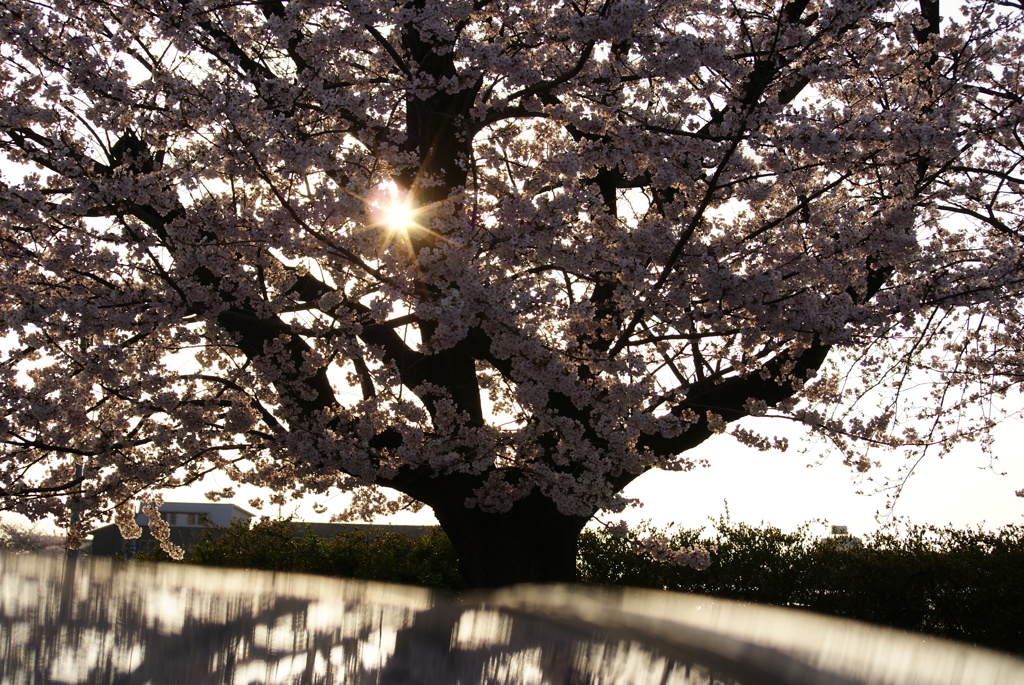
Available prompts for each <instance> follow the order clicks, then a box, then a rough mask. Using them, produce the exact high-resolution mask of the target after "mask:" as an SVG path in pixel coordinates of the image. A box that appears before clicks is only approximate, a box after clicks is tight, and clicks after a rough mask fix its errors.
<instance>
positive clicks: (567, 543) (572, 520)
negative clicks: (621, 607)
mask: <svg viewBox="0 0 1024 685" xmlns="http://www.w3.org/2000/svg"><path fill="white" fill-rule="evenodd" d="M434 515H435V516H437V520H438V521H439V522H440V524H441V527H442V528H443V529H444V531H445V533H446V534H447V535H448V538H449V539H450V540H451V541H452V545H453V546H454V547H455V553H456V554H457V555H458V557H459V570H460V572H461V573H462V576H463V578H464V579H465V580H466V582H467V583H469V585H470V587H475V588H492V587H502V586H505V585H515V584H517V583H572V582H574V581H575V580H576V553H577V550H578V538H579V534H580V531H581V530H583V526H585V525H586V523H587V521H588V520H589V518H583V517H576V516H566V515H564V514H561V513H559V511H558V510H557V508H556V507H555V505H554V504H553V503H552V502H551V501H550V500H548V499H547V498H546V497H543V496H542V495H540V494H538V493H536V492H534V493H533V494H531V495H530V496H528V497H526V498H525V499H523V500H520V501H519V502H516V504H515V505H514V506H513V507H512V510H511V511H508V512H506V513H502V514H492V513H485V512H481V511H479V510H477V509H466V508H465V507H464V506H457V504H456V503H452V505H451V506H445V505H440V506H439V505H435V506H434Z"/></svg>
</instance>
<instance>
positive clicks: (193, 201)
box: [0, 0, 1024, 586]
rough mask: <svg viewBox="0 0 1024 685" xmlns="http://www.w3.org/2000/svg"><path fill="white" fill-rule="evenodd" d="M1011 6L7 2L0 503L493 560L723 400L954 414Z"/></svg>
mask: <svg viewBox="0 0 1024 685" xmlns="http://www.w3.org/2000/svg"><path fill="white" fill-rule="evenodd" d="M1020 20H1021V16H1020V11H1019V7H1017V6H1015V5H1007V4H1006V3H1002V4H1001V3H995V2H984V1H983V2H970V3H968V4H967V5H965V6H964V7H963V8H960V10H959V12H958V14H957V15H956V16H955V20H954V19H950V18H946V19H943V17H942V16H941V15H940V13H939V7H938V4H937V3H936V2H933V1H932V0H922V2H921V4H920V6H918V7H912V6H906V5H899V6H897V5H895V4H893V3H891V2H886V1H879V0H853V1H850V0H843V2H832V1H831V0H791V1H789V2H784V3H783V2H763V1H762V0H743V1H741V2H732V3H722V2H702V1H701V0H669V1H665V2H658V3H654V2H640V1H637V0H601V1H599V2H590V1H582V2H581V1H576V0H571V1H566V2H556V3H550V2H532V1H528V0H517V1H499V0H475V1H473V2H471V1H469V0H456V1H454V2H440V1H437V0H409V1H408V2H402V3H390V2H384V1H383V0H375V1H372V2H371V1H370V0H363V1H358V2H350V3H342V4H338V3H326V2H320V1H319V0H296V1H294V2H281V1H277V0H264V1H258V0H257V1H253V2H232V3H225V2H219V1H216V0H111V1H108V2H99V1H98V0H65V1H64V2H55V1H53V2H49V1H48V2H28V1H27V0H9V1H8V2H6V3H5V4H4V6H3V8H2V9H0V27H2V28H0V46H2V47H0V59H2V67H0V68H2V70H3V72H2V73H3V78H2V79H0V82H2V84H3V85H2V86H0V88H2V89H3V90H2V98H3V100H2V102H3V107H2V108H0V151H2V155H3V156H4V157H5V158H6V159H7V160H8V162H9V165H8V167H7V171H6V177H7V179H6V180H5V181H3V185H2V186H0V259H2V260H3V270H2V276H0V279H2V280H0V302H2V304H0V311H2V317H3V318H2V320H0V321H2V324H0V326H2V329H3V332H4V335H5V337H4V342H5V345H4V350H5V351H4V352H3V353H2V354H3V361H2V367H0V368H2V372H0V373H2V374H3V376H2V385H0V387H2V388H3V391H2V398H3V399H2V402H3V406H2V412H0V417H2V418H0V435H2V440H3V445H4V448H3V457H2V462H0V500H2V502H0V506H2V507H3V508H15V509H18V510H20V511H22V512H24V513H26V514H28V515H30V516H33V517H41V516H44V515H47V514H56V515H58V516H59V517H61V519H62V520H63V522H64V523H65V524H66V525H68V526H69V527H70V529H71V533H70V536H71V540H70V542H71V543H72V544H74V543H75V541H76V539H77V538H79V537H80V536H81V535H82V533H83V532H84V531H85V530H87V529H88V527H89V526H90V525H92V524H93V523H94V522H95V521H97V520H109V518H110V517H111V516H114V517H115V518H116V519H117V520H118V521H119V522H121V523H122V525H123V527H124V528H125V530H126V531H127V532H132V531H131V528H132V526H133V523H132V521H131V516H132V514H133V513H134V503H135V502H137V501H139V500H147V499H150V498H152V494H151V492H152V491H153V490H155V489H163V488H172V487H175V486H179V485H184V484H190V483H194V482H196V481H198V480H200V479H201V478H202V477H203V476H205V475H206V474H208V473H211V472H213V471H218V472H221V473H224V474H226V475H227V476H228V477H229V478H230V479H232V480H233V481H235V482H238V483H252V484H258V485H261V486H265V487H268V488H271V489H272V490H273V491H274V492H275V494H274V496H273V497H274V500H275V502H283V501H284V500H285V499H286V498H289V497H299V496H307V495H312V496H314V497H317V496H319V495H322V494H323V493H327V492H328V491H334V490H336V489H339V488H340V489H342V490H349V491H352V492H353V499H352V503H351V506H349V507H347V508H346V509H345V510H339V511H335V512H333V513H335V514H337V515H338V516H339V517H344V516H359V515H362V516H367V517H369V516H373V515H375V514H379V513H386V512H389V511H394V510H396V509H397V508H399V507H402V506H408V505H410V503H418V504H423V505H427V506H429V507H431V508H432V509H433V511H434V513H435V515H436V516H437V518H438V520H439V522H440V523H441V525H442V526H443V528H444V530H445V531H446V533H447V534H448V536H449V537H450V539H451V541H452V543H453V544H454V546H455V548H456V550H457V552H458V554H459V557H460V563H461V569H462V572H463V574H464V575H465V577H466V578H467V580H468V581H469V582H470V583H472V584H474V585H479V586H487V585H501V584H506V583H512V582H518V581H527V580H567V579H571V578H572V577H573V576H574V572H575V556H576V554H575V553H576V538H577V535H578V533H579V531H580V530H581V528H582V527H583V525H584V524H585V523H586V522H587V521H588V520H589V519H590V518H591V517H593V516H594V515H595V513H596V512H598V511H601V510H608V509H610V510H613V511H614V510H616V509H618V508H620V507H621V506H623V504H624V502H623V500H622V498H621V496H620V495H619V493H620V492H621V491H622V489H623V488H625V486H626V485H628V484H629V483H630V482H631V481H633V480H634V479H635V478H636V477H637V476H639V475H641V474H643V473H646V472H648V471H650V470H652V469H669V470H687V469H691V468H693V467H694V466H696V464H695V461H694V460H693V459H692V458H690V457H689V456H688V451H689V450H690V449H692V448H693V447H696V446H697V445H699V444H701V443H703V442H704V441H705V440H707V439H708V438H710V437H712V436H714V435H716V434H719V433H722V432H725V431H726V430H727V429H728V426H729V424H730V423H731V422H734V421H736V420H737V419H740V418H742V417H745V416H749V415H773V416H779V417H783V418H787V419H791V420H796V421H799V422H801V423H804V424H806V425H808V426H810V427H811V428H813V429H814V430H816V431H818V432H820V433H821V434H822V435H826V436H828V437H829V438H830V439H832V440H833V441H834V442H835V443H836V445H837V446H838V447H839V448H841V449H842V450H844V453H845V458H846V459H847V461H848V463H849V464H850V465H851V466H853V467H854V468H856V469H858V470H866V469H868V468H870V466H871V464H872V462H871V460H870V459H869V458H868V456H867V455H866V454H865V452H864V451H863V450H860V449H859V447H858V446H859V445H861V444H868V445H873V446H888V447H901V446H911V447H913V446H924V445H938V446H942V447H945V446H948V445H950V444H952V443H953V442H955V441H956V440H957V439H959V438H963V437H970V436H971V435H972V433H971V432H970V429H969V428H968V427H965V426H966V424H964V423H963V422H960V421H958V419H959V417H960V415H961V410H962V409H964V408H965V407H971V406H974V405H975V404H977V403H978V402H979V401H982V400H985V399H987V398H989V397H991V396H994V395H999V394H1002V393H1005V392H1006V390H1007V389H1008V388H1009V387H1011V386H1012V385H1013V384H1015V383H1016V382H1017V379H1019V377H1020V368H1021V361H1020V357H1019V353H1018V350H1017V347H1018V345H1017V341H1019V339H1020V332H1021V331H1020V329H1021V320H1020V311H1019V307H1018V305H1017V301H1018V300H1017V296H1018V294H1019V291H1020V276H1021V257H1020V254H1021V241H1020V235H1021V231H1022V229H1024V226H1022V219H1021V206H1024V205H1022V203H1021V198H1020V190H1021V183H1022V176H1021V172H1020V164H1021V159H1022V156H1021V155H1022V148H1024V145H1022V140H1021V123H1020V122H1021V114H1022V108H1024V105H1022V102H1024V100H1022V90H1024V89H1022V86H1021V84H1020V64H1021V61H1022V60H1021V40H1020V37H1021V36H1020ZM12 164H13V165H16V166H11V165H12ZM921 388H925V389H924V390H921ZM981 427H982V428H984V426H981ZM733 432H734V434H735V435H736V436H737V437H739V438H740V439H741V440H743V441H745V442H748V443H750V444H753V445H757V446H759V447H762V448H764V449H771V448H773V447H777V446H781V445H779V444H777V443H775V442H773V441H772V440H770V439H768V438H766V437H763V436H759V435H756V434H753V433H751V432H749V431H748V430H746V429H743V430H738V429H736V430H734V431H733ZM382 487H383V488H391V489H393V490H396V491H398V493H400V495H399V496H391V495H388V494H385V493H386V492H387V491H382V490H380V488H382ZM232 494H233V490H231V489H230V488H229V489H225V490H220V491H216V492H212V493H210V496H211V497H214V498H217V497H222V496H231V495H232ZM158 528H159V527H158Z"/></svg>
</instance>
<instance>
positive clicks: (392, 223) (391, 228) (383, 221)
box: [366, 181, 423, 247]
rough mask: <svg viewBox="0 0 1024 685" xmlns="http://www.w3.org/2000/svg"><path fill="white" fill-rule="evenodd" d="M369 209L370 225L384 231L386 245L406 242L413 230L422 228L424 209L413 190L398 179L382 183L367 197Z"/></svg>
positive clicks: (381, 233) (381, 238) (382, 235)
mask: <svg viewBox="0 0 1024 685" xmlns="http://www.w3.org/2000/svg"><path fill="white" fill-rule="evenodd" d="M366 211H367V215H368V218H369V220H370V223H369V225H368V226H367V228H369V229H371V230H375V231H378V232H379V233H380V240H381V244H382V245H383V246H385V247H387V246H388V245H391V244H392V243H394V242H396V241H398V242H400V243H406V242H407V241H408V239H409V236H410V234H411V233H412V232H413V231H415V230H417V229H422V228H423V226H422V225H421V224H420V223H419V219H420V215H421V213H422V209H421V208H420V207H418V206H417V204H416V200H415V198H414V197H413V194H412V193H410V192H409V191H407V190H404V189H402V188H400V187H399V186H398V185H397V184H396V183H394V182H391V181H388V182H385V183H381V184H380V185H378V186H377V187H376V188H374V189H373V191H371V192H370V195H369V196H368V197H367V198H366Z"/></svg>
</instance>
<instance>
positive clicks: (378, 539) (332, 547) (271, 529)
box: [150, 519, 1024, 655]
mask: <svg viewBox="0 0 1024 685" xmlns="http://www.w3.org/2000/svg"><path fill="white" fill-rule="evenodd" d="M294 526H295V524H293V523H291V522H290V521H262V522H259V523H257V524H255V525H253V526H252V527H251V528H250V527H249V526H248V524H247V523H244V522H236V523H235V524H234V525H232V526H231V527H230V528H227V529H217V530H214V529H210V530H208V531H207V532H206V533H205V534H204V536H203V539H202V540H201V541H200V543H199V544H198V545H197V546H196V548H195V550H194V555H193V556H192V558H191V559H190V560H189V561H190V562H191V563H197V564H205V565H210V566H232V567H241V568H254V569H269V570H277V571H296V572H302V573H315V574H321V575H330V576H342V577H349V578H361V579H367V580H377V581H385V582H394V583H404V584H410V585H421V586H426V587H431V588H436V589H441V590H447V591H455V590H460V589H463V588H464V587H465V586H464V583H463V581H462V579H461V578H460V576H459V573H458V562H457V559H456V557H455V552H454V550H453V549H452V546H451V543H450V542H449V541H448V538H447V537H446V536H445V535H444V533H443V532H442V531H441V530H440V529H439V528H438V529H435V530H433V531H431V532H430V533H428V534H427V535H425V536H423V537H419V538H410V537H407V536H405V535H403V534H401V533H384V534H381V535H368V534H366V533H363V532H354V533H346V534H342V535H339V536H337V537H334V538H330V539H326V538H320V537H317V536H316V535H314V534H313V533H312V532H311V531H310V530H309V529H308V528H307V529H306V534H305V535H304V536H300V537H298V538H296V537H295V535H294V532H293V531H294ZM633 533H634V534H635V535H637V536H638V537H645V536H648V535H664V536H665V537H667V538H668V539H669V541H670V546H671V547H673V548H675V549H685V548H688V547H692V546H694V545H701V546H705V547H708V548H710V549H711V550H712V551H711V566H710V567H709V568H707V569H705V570H702V571H697V570H694V569H691V568H686V567H678V566H671V565H668V564H665V563H661V562H658V561H655V560H654V559H653V558H651V557H650V556H648V555H647V554H645V553H643V552H639V551H637V550H636V549H635V548H634V547H633V546H631V545H630V543H629V542H627V541H625V540H623V539H621V538H617V537H614V536H613V535H611V534H610V533H608V532H606V531H603V530H586V531H584V533H583V535H582V536H581V537H580V554H579V567H578V568H579V580H580V582H581V583H583V584H588V585H611V586H634V587H645V588H658V589H665V590H673V591H680V592H692V593H697V594H706V595H713V596H716V597H725V598H731V599H739V600H746V601H751V602H760V603H764V604H773V605H776V606H791V607H800V608H803V609H807V610H811V611H816V612H820V613H824V614H829V615H834V616H845V617H849V618H854V619H859V620H862V621H869V622H872V623H876V624H881V625H887V626H892V627H895V628H903V629H906V630H914V631H920V632H925V633H931V634H933V635H939V636H942V637H948V638H952V639H956V640H961V641H965V642H970V643H974V644H978V645H982V646H986V647H991V648H994V649H1000V650H1003V651H1007V652H1012V653H1016V654H1021V655H1024V585H1022V582H1021V581H1022V572H1024V528H1022V527H1020V526H1009V527H1006V528H1003V529H1002V530H1000V531H998V532H995V533H989V532H984V531H980V530H979V531H964V530H956V529H952V528H935V527H914V528H911V529H910V530H909V531H908V532H907V533H905V534H903V535H900V536H894V535H889V534H881V533H880V534H877V535H873V536H869V537H867V538H866V539H865V540H864V541H863V543H862V544H854V543H853V540H852V539H850V538H834V537H833V538H815V537H813V536H811V535H810V534H809V533H808V531H807V527H806V526H805V527H803V528H801V529H800V530H799V531H798V532H796V533H784V532H782V531H781V530H779V529H778V528H774V527H771V526H762V527H754V526H748V525H745V524H735V523H732V522H731V521H729V520H728V519H723V520H720V521H718V522H717V523H716V524H715V532H714V533H713V534H706V533H705V532H704V531H703V530H692V529H672V530H669V531H659V530H656V529H654V528H652V527H650V526H640V527H639V528H638V529H637V530H635V531H633ZM150 558H155V555H150Z"/></svg>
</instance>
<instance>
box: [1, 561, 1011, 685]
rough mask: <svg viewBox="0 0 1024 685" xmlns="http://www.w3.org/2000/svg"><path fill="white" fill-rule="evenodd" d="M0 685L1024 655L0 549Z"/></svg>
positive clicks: (513, 678) (950, 675)
mask: <svg viewBox="0 0 1024 685" xmlns="http://www.w3.org/2000/svg"><path fill="white" fill-rule="evenodd" d="M0 578H2V583H0V683H3V684H4V685H7V684H8V683H10V684H12V685H15V684H17V685H21V684H26V685H28V684H35V683H90V684H92V683H97V684H99V683H182V684H186V683H187V684H188V685H201V684H205V683H209V684H211V685H212V684H220V683H244V684H249V683H342V682H343V683H357V684H362V683H382V684H385V685H389V684H392V683H394V684H399V683H400V684H402V685H407V684H413V685H415V684H417V683H422V684H427V683H430V684H434V683H446V684H447V683H465V684H467V685H470V684H472V685H476V684H477V683H495V684H497V683H517V684H518V683H524V684H528V683H537V684H540V683H550V684H552V685H562V684H564V683H629V684H636V685H641V684H644V683H659V684H662V683H664V684H669V683H672V684H678V685H684V684H685V685H694V684H698V683H700V684H708V685H710V684H712V683H714V684H716V685H733V684H736V685H775V684H778V685H810V684H812V683H813V684H814V685H833V684H834V685H853V684H868V683H870V684H871V685H885V684H889V683H892V684H893V685H947V684H948V685H953V684H958V683H962V684H963V685H985V684H992V685H1014V684H1017V683H1020V684H1022V685H1024V660H1020V659H1016V658H1013V657H1010V656H1006V655H1003V654H999V653H996V652H989V651H986V650H981V649H975V648H971V647H968V646H965V645H960V644H957V643H952V642H948V641H944V640H940V639H937V638H930V637H926V636H922V635H916V634H910V633H902V632H898V631H893V630H887V629H881V628H875V627H871V626H868V625H865V624H860V623H855V622H852V621H844V620H840V619H833V618H827V617H823V616H818V615H814V614H808V613H804V612H798V611H792V610H785V609H777V608H771V607H764V606H759V605H749V604H743V603H739V602H730V601H723V600H717V599H711V598H707V597H697V596H691V595H679V594H672V593H663V592H653V591H628V590H627V591H615V592H597V591H593V590H583V589H575V588H565V587H519V588H512V589H509V590H502V591H497V592H492V593H483V594H471V595H467V596H466V597H463V598H461V599H459V600H454V599H449V598H445V597H443V596H440V595H436V594H433V593H431V592H429V591H427V590H421V589H418V588H411V587H404V586H396V585H383V584H375V583H366V582H361V581H345V580H338V579H330V578H320V577H315V576H304V575H297V574H286V573H276V574H275V573H269V572H262V571H241V570H223V569H208V568H201V567H195V566H185V565H147V564H140V563H117V562H112V561H110V560H106V559H96V558H83V559H80V560H78V561H77V562H73V561H66V560H64V559H62V558H59V557H33V556H27V555H23V556H7V557H4V556H0Z"/></svg>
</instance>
